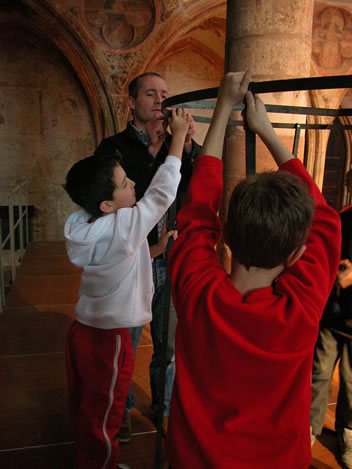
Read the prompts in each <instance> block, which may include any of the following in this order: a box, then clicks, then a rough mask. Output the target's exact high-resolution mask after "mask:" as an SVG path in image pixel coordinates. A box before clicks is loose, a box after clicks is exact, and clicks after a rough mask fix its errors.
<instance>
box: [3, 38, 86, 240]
mask: <svg viewBox="0 0 352 469" xmlns="http://www.w3.org/2000/svg"><path fill="white" fill-rule="evenodd" d="M0 49H1V51H2V53H1V55H0V76H1V82H0V103H1V104H0V142H1V174H0V184H3V185H4V184H18V183H20V182H22V181H24V180H27V181H28V183H29V204H31V205H34V217H33V218H32V220H31V234H32V238H33V239H35V240H54V239H61V238H62V237H63V224H64V221H65V219H66V217H67V214H68V213H69V212H71V211H72V210H73V209H75V206H74V205H73V204H72V203H71V202H70V200H69V197H68V196H67V195H66V193H65V191H64V189H63V188H62V184H63V183H64V181H65V176H66V173H67V171H68V169H69V168H70V167H71V166H72V164H73V163H74V162H75V161H77V160H78V159H80V158H82V157H84V156H88V155H89V154H91V153H92V151H93V149H94V146H95V132H94V129H93V126H92V118H91V115H90V110H89V107H88V104H87V100H86V97H85V94H84V93H83V92H82V89H81V86H80V83H79V81H78V80H77V77H76V76H75V74H74V72H73V70H72V68H71V67H70V65H69V64H68V63H67V62H66V60H65V58H64V57H63V56H61V54H59V53H58V52H57V51H56V50H54V49H53V48H51V47H50V46H49V45H48V44H43V43H41V42H40V41H38V40H35V38H33V37H30V38H27V37H26V36H25V35H21V34H20V33H19V32H17V33H10V34H9V35H7V36H6V37H2V38H1V40H0Z"/></svg>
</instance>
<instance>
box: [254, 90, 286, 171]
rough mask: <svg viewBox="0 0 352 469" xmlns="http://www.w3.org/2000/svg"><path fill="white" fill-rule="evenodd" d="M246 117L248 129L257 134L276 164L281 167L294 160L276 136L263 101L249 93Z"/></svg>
mask: <svg viewBox="0 0 352 469" xmlns="http://www.w3.org/2000/svg"><path fill="white" fill-rule="evenodd" d="M246 103H247V110H246V117H247V123H248V125H249V128H250V129H251V130H252V131H253V132H255V133H257V134H258V135H259V137H260V138H261V139H262V140H263V143H264V144H265V146H266V147H267V148H268V150H269V151H270V153H271V154H272V156H273V158H274V160H275V161H276V164H277V165H278V166H281V165H282V164H284V163H286V162H287V161H289V160H291V159H292V158H294V156H293V155H292V153H291V152H290V151H289V150H288V149H287V148H286V147H285V145H284V144H283V143H282V142H281V140H280V139H279V137H278V136H277V135H276V133H275V131H274V129H273V126H272V125H271V123H270V121H269V119H268V115H267V113H266V109H265V106H264V103H263V101H262V100H261V99H260V98H259V97H258V96H255V97H254V96H253V94H252V93H251V92H250V91H247V93H246Z"/></svg>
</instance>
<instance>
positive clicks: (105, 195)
mask: <svg viewBox="0 0 352 469" xmlns="http://www.w3.org/2000/svg"><path fill="white" fill-rule="evenodd" d="M120 161H121V155H120V154H119V153H118V152H117V151H115V152H112V153H109V154H104V155H99V156H89V157H88V158H84V159H83V160H80V161H78V162H77V163H75V164H74V165H73V166H72V168H71V169H70V170H69V172H68V173H67V176H66V183H65V184H64V188H65V190H66V192H67V193H68V195H69V196H70V197H71V199H72V200H73V202H75V203H76V204H77V205H79V206H80V207H82V208H83V209H84V210H85V211H86V212H88V213H89V214H90V215H92V216H93V217H95V218H99V217H101V216H102V215H103V212H102V211H101V210H100V204H101V202H103V201H104V200H112V199H113V192H114V190H115V188H116V186H115V183H114V181H113V175H114V168H115V167H116V165H118V164H120Z"/></svg>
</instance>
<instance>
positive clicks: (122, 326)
mask: <svg viewBox="0 0 352 469" xmlns="http://www.w3.org/2000/svg"><path fill="white" fill-rule="evenodd" d="M169 123H170V128H171V132H172V142H171V146H170V150H169V153H170V155H172V156H170V155H169V156H168V157H167V158H166V160H165V163H164V164H162V165H161V166H160V168H159V170H158V172H157V173H156V174H155V176H154V178H153V180H152V182H151V184H150V186H149V188H148V189H147V191H146V192H145V194H144V196H143V198H142V199H141V200H139V201H138V202H137V204H136V197H135V191H134V182H133V181H131V180H130V179H128V178H127V176H126V173H125V171H124V170H123V168H122V167H121V166H120V165H119V163H118V157H117V156H116V155H106V156H105V157H104V158H103V157H99V158H97V157H94V156H92V157H89V158H85V159H83V160H81V161H79V162H78V163H76V164H75V165H74V166H73V167H72V168H71V170H70V171H69V172H68V175H67V180H66V184H65V189H66V191H67V192H68V194H69V195H70V197H71V198H72V200H73V201H74V202H75V203H77V204H78V205H80V206H81V207H82V208H83V210H79V211H78V212H75V213H73V214H72V215H71V216H70V217H69V218H68V220H67V221H66V224H65V239H66V247H67V252H68V256H69V258H70V261H71V262H72V263H73V264H75V265H77V266H79V267H82V268H83V273H82V278H81V285H80V292H79V300H78V303H77V305H76V308H75V311H76V320H75V321H74V322H73V324H72V326H71V328H70V330H69V332H68V337H67V344H66V368H67V376H68V391H69V403H70V413H71V420H72V423H73V432H74V439H75V446H76V459H77V465H76V467H77V469H98V468H99V469H100V468H102V469H116V468H117V467H118V468H128V466H127V465H125V464H118V456H119V443H118V440H117V433H118V431H119V428H120V423H121V419H122V415H123V411H124V407H125V402H126V397H127V392H128V388H129V385H130V381H131V378H132V372H133V367H134V353H133V349H132V346H131V337H130V334H129V328H130V327H136V326H142V325H144V324H146V323H148V322H150V321H151V319H152V313H151V303H152V295H153V280H152V270H151V257H150V252H149V246H148V242H147V235H148V233H149V232H150V231H151V229H152V228H153V227H154V226H155V224H156V223H157V222H158V221H159V220H160V218H161V217H162V215H163V214H164V213H165V212H166V211H167V209H168V208H169V206H170V205H171V203H172V202H173V200H174V199H175V197H176V192H177V188H178V184H179V182H180V178H181V174H180V167H181V156H182V151H183V146H184V141H185V137H186V133H187V130H188V125H189V114H187V113H186V112H185V111H184V110H182V109H176V110H175V109H174V110H172V117H171V118H170V122H169Z"/></svg>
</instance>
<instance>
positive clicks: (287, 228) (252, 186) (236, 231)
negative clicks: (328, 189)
mask: <svg viewBox="0 0 352 469" xmlns="http://www.w3.org/2000/svg"><path fill="white" fill-rule="evenodd" d="M313 215H314V201H313V199H312V197H311V195H310V193H309V191H308V187H307V185H306V184H304V183H303V182H302V181H301V180H300V179H299V178H298V177H296V176H294V175H292V174H290V173H288V172H285V171H275V172H264V173H260V174H257V175H255V176H249V177H247V178H246V179H244V180H243V181H241V182H240V183H239V184H238V185H237V186H236V187H235V189H234V191H233V193H232V196H231V200H230V204H229V211H228V220H227V231H228V232H227V235H228V242H229V246H230V249H231V252H232V255H233V257H234V258H235V259H236V261H237V262H239V263H240V264H242V265H244V266H245V267H246V268H247V269H249V267H260V268H264V269H271V268H273V267H277V266H278V265H280V264H283V263H284V262H285V261H286V260H287V258H288V256H289V255H290V254H291V253H292V252H293V251H294V250H295V249H297V248H299V247H301V246H302V245H303V244H304V242H305V240H306V238H307V236H308V232H309V230H310V227H311V224H312V219H313Z"/></svg>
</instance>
